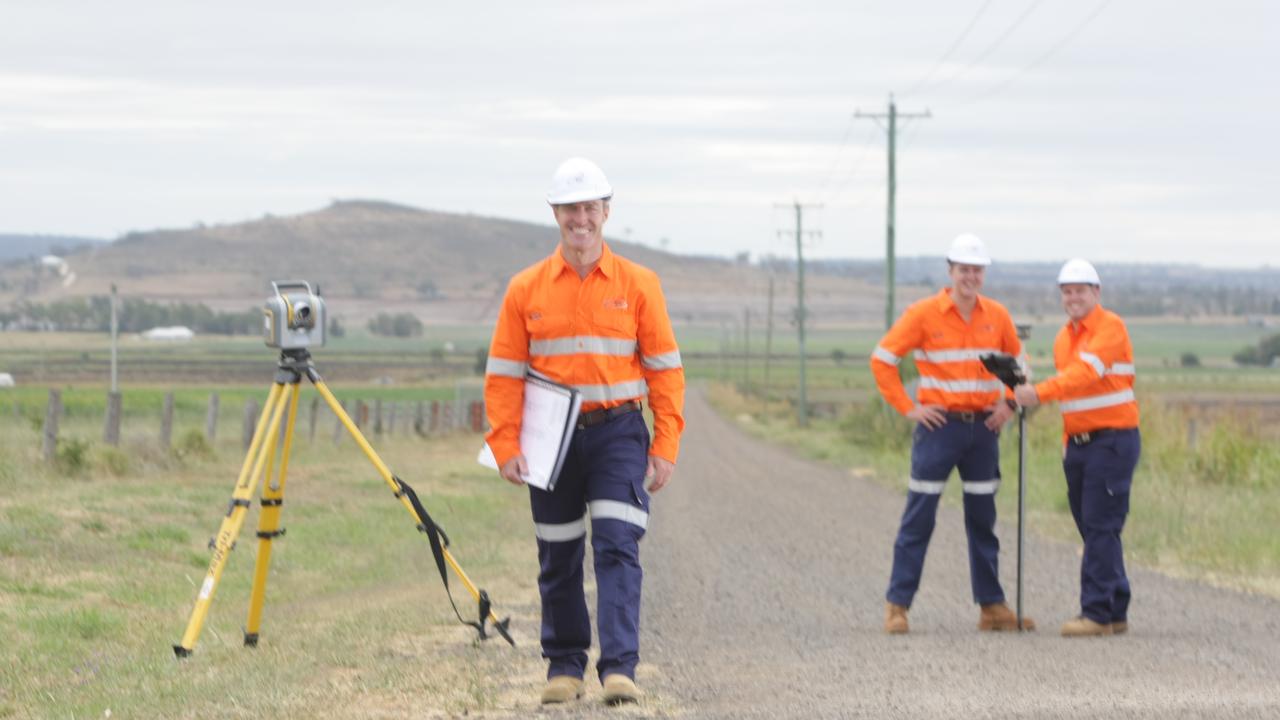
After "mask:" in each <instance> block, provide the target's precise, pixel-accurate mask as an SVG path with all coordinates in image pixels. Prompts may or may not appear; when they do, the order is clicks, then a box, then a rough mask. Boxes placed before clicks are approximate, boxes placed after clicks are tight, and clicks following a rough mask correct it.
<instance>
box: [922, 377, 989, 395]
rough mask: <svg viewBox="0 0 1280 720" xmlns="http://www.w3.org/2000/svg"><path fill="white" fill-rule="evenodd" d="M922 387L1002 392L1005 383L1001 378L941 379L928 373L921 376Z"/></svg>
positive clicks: (963, 391)
mask: <svg viewBox="0 0 1280 720" xmlns="http://www.w3.org/2000/svg"><path fill="white" fill-rule="evenodd" d="M920 387H922V388H929V389H931V390H945V391H947V392H950V393H966V392H968V393H976V392H992V391H995V392H1000V391H1001V390H1003V389H1004V383H1002V382H1000V381H999V380H939V379H938V378H935V377H929V376H928V375H921V376H920Z"/></svg>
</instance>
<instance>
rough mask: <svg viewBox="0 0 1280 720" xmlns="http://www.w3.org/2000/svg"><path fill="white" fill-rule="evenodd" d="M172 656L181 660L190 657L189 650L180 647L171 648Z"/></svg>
mask: <svg viewBox="0 0 1280 720" xmlns="http://www.w3.org/2000/svg"><path fill="white" fill-rule="evenodd" d="M173 654H174V655H175V656H176V657H177V658H178V659H179V660H181V659H182V658H189V657H191V648H184V647H182V646H181V645H174V646H173Z"/></svg>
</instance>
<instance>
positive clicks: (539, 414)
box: [476, 371, 582, 492]
mask: <svg viewBox="0 0 1280 720" xmlns="http://www.w3.org/2000/svg"><path fill="white" fill-rule="evenodd" d="M581 409H582V393H580V392H578V390H576V389H575V388H573V387H571V386H569V385H562V384H561V383H558V382H555V381H554V380H552V379H551V378H548V377H546V376H545V375H541V374H539V373H536V372H533V371H530V372H529V374H527V375H526V376H525V379H524V412H523V414H522V416H521V419H520V452H521V453H522V454H523V455H524V457H525V460H526V461H527V462H528V464H529V474H528V475H525V476H524V477H523V480H524V481H525V483H527V484H529V485H532V486H533V487H536V488H539V489H542V490H546V491H547V492H551V491H553V490H555V487H556V480H557V478H559V476H560V469H561V468H562V467H563V466H564V459H565V457H566V456H567V455H568V453H569V443H570V442H571V441H572V440H573V431H574V428H575V427H576V425H577V422H578V413H579V412H580V411H581ZM476 462H478V463H480V464H481V465H484V466H485V467H490V468H493V469H494V470H497V469H498V461H497V459H496V458H495V457H494V456H493V450H492V449H490V447H489V444H488V443H485V445H484V447H482V448H481V449H480V455H479V457H477V458H476Z"/></svg>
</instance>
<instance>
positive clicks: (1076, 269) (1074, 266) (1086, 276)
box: [1058, 258, 1102, 286]
mask: <svg viewBox="0 0 1280 720" xmlns="http://www.w3.org/2000/svg"><path fill="white" fill-rule="evenodd" d="M1075 283H1081V284H1084V285H1098V286H1101V285H1102V281H1101V280H1099V279H1098V271H1097V270H1095V269H1094V267H1093V265H1091V264H1089V261H1088V260H1082V259H1080V258H1073V259H1071V260H1068V261H1066V262H1065V263H1063V265H1062V269H1061V270H1059V271H1058V284H1059V285H1071V284H1075Z"/></svg>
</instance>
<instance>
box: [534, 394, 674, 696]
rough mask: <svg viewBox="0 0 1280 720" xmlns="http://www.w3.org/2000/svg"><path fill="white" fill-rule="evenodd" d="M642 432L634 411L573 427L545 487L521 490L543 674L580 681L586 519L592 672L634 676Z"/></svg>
mask: <svg viewBox="0 0 1280 720" xmlns="http://www.w3.org/2000/svg"><path fill="white" fill-rule="evenodd" d="M648 453H649V430H648V428H647V427H645V424H644V417H643V416H642V415H641V413H638V412H632V413H627V414H625V415H620V416H618V417H616V418H613V419H612V420H609V421H606V422H603V423H600V424H598V425H593V426H591V427H587V428H579V429H577V430H576V431H575V432H574V435H573V440H572V441H571V444H570V446H569V455H568V457H567V458H566V459H565V463H564V467H563V468H562V469H561V471H560V477H559V479H558V480H557V482H556V487H555V490H554V491H553V492H546V491H544V490H539V489H538V488H534V487H531V488H529V499H530V503H531V505H532V506H533V522H534V530H535V532H536V534H537V536H538V562H539V564H540V565H541V572H539V573H538V590H539V592H540V593H541V594H542V656H543V657H545V658H546V659H547V660H548V661H549V663H550V665H549V667H548V669H547V677H548V678H552V677H555V676H557V675H570V676H573V677H577V678H581V677H582V676H583V674H584V673H585V672H586V668H587V648H589V647H591V620H590V618H589V617H588V615H587V600H586V596H585V595H584V593H583V589H582V576H583V569H582V562H583V558H584V555H585V552H586V534H587V524H586V523H587V517H588V512H589V517H590V519H591V552H592V557H593V559H594V560H595V571H596V594H597V598H596V599H597V604H596V625H597V629H598V630H599V634H600V660H599V662H597V663H596V670H597V672H598V673H599V675H600V677H601V678H603V677H604V676H605V675H611V674H615V673H620V674H622V675H626V676H627V677H630V678H632V679H635V671H636V663H637V662H639V660H640V582H641V579H642V576H643V573H642V572H641V570H640V547H639V542H640V538H642V537H644V532H645V527H646V526H647V524H648V521H649V494H648V493H647V492H645V489H644V474H645V469H646V466H647V463H648Z"/></svg>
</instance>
